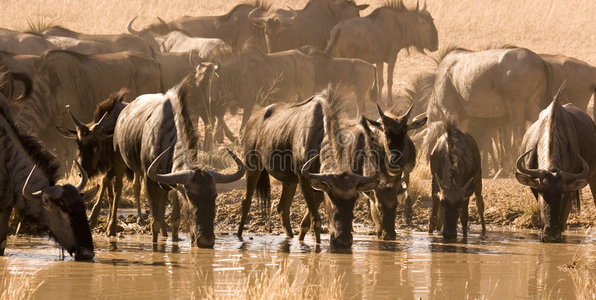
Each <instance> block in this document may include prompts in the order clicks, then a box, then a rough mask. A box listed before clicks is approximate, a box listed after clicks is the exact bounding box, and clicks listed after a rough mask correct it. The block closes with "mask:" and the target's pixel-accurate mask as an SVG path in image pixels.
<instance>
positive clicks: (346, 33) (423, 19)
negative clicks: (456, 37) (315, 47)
mask: <svg viewBox="0 0 596 300" xmlns="http://www.w3.org/2000/svg"><path fill="white" fill-rule="evenodd" d="M438 44H439V40H438V33H437V28H436V27H435V24H434V21H433V18H432V17H431V15H430V13H429V12H428V11H427V10H426V5H425V6H424V7H423V8H422V9H419V8H418V5H417V6H416V9H415V10H409V9H407V8H406V7H405V6H404V4H403V3H402V1H401V0H391V1H387V2H385V5H384V6H382V7H380V8H377V9H375V10H374V11H373V12H372V13H371V14H370V15H368V16H366V17H362V18H353V19H348V20H345V21H342V22H339V23H338V24H337V25H335V27H333V29H332V30H331V33H330V36H329V41H328V44H327V47H326V48H325V53H327V54H330V55H332V56H337V57H352V58H360V59H363V60H366V61H368V62H370V63H374V64H375V65H376V66H377V74H378V76H377V77H378V83H379V94H380V92H381V91H382V89H383V63H387V95H388V98H389V103H390V104H391V103H392V102H393V97H392V88H393V69H394V67H395V61H396V59H397V53H398V52H399V51H400V50H401V49H404V48H409V47H414V48H415V49H418V50H419V51H420V52H423V51H424V49H428V50H429V51H436V50H437V48H438Z"/></svg>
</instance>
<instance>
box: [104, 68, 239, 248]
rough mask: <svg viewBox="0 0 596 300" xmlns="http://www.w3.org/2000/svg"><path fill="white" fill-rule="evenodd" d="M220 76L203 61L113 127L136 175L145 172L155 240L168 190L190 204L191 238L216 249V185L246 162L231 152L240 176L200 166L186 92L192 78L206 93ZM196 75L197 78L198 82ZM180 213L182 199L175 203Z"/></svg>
mask: <svg viewBox="0 0 596 300" xmlns="http://www.w3.org/2000/svg"><path fill="white" fill-rule="evenodd" d="M214 74H215V66H214V65H213V64H212V63H209V62H204V63H201V64H200V65H199V66H198V67H197V72H196V74H189V75H188V76H187V77H185V78H184V79H183V80H182V82H180V84H178V85H176V86H175V87H173V88H171V89H170V90H169V91H168V92H167V93H165V94H147V95H141V96H139V97H137V98H136V99H135V100H134V101H133V102H131V103H130V104H128V106H126V107H125V108H124V109H123V110H122V112H121V113H120V116H119V117H118V121H117V122H116V128H115V130H114V149H115V150H116V151H117V152H120V155H121V157H122V159H123V161H124V163H125V164H126V166H127V167H128V168H130V169H131V170H133V172H135V174H136V176H138V175H141V176H143V177H142V178H143V182H144V184H145V191H146V193H147V197H148V198H149V202H150V203H151V218H152V220H151V232H152V234H153V242H154V243H156V242H157V235H158V233H159V231H160V230H161V229H162V228H163V226H164V214H165V203H166V198H167V194H168V191H169V190H170V189H172V188H173V189H175V190H176V191H177V192H178V193H177V195H178V196H180V197H181V198H182V199H183V201H182V202H183V203H182V204H184V205H188V207H189V210H188V211H190V212H191V214H192V217H191V218H190V219H191V226H190V227H191V237H192V242H193V244H196V245H197V246H199V247H213V245H214V243H215V234H214V233H213V220H214V219H215V198H216V197H217V191H216V189H215V184H216V183H228V182H233V181H236V180H238V179H240V178H241V177H242V176H243V175H244V165H243V164H242V161H240V159H238V158H237V157H236V156H235V155H234V154H233V153H232V152H231V151H229V153H230V155H231V156H232V157H233V158H234V160H235V161H236V163H237V165H238V171H237V172H236V173H235V174H230V175H223V174H220V173H218V172H216V171H213V170H206V169H201V168H200V167H199V166H198V165H199V161H198V159H199V156H198V143H197V139H198V138H197V132H196V129H195V127H194V125H193V124H192V120H191V119H190V117H189V115H188V114H189V113H188V108H187V99H186V95H187V90H188V87H189V85H190V84H191V82H192V81H195V82H196V83H195V84H196V85H197V86H199V87H200V88H201V91H202V92H203V93H207V83H208V82H209V81H210V80H211V78H212V76H213V75H214ZM193 78H194V80H193ZM172 202H173V203H172V211H173V212H177V211H178V210H179V207H178V205H179V204H178V197H174V199H173V201H172ZM178 226H179V215H177V213H176V214H174V215H173V216H172V239H173V240H177V239H178V232H177V231H178Z"/></svg>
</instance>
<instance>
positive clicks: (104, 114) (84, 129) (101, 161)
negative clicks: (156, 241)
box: [56, 89, 142, 236]
mask: <svg viewBox="0 0 596 300" xmlns="http://www.w3.org/2000/svg"><path fill="white" fill-rule="evenodd" d="M128 92H129V91H128V90H127V89H122V90H120V91H119V92H117V93H113V94H112V95H110V97H108V99H106V100H104V101H102V102H101V103H99V104H98V105H97V107H96V108H95V111H94V112H93V121H92V122H91V123H89V124H84V123H83V122H81V121H79V119H78V118H77V117H76V116H75V115H74V114H73V113H72V112H71V111H70V110H69V111H68V112H69V114H70V116H71V118H72V121H73V123H74V125H75V129H74V130H73V129H66V128H63V127H57V128H56V129H58V131H59V132H60V134H61V135H62V136H64V137H66V138H70V139H74V140H75V142H76V145H77V148H78V150H79V158H80V161H81V165H82V166H83V168H84V169H85V171H86V172H87V174H89V176H90V177H91V178H94V177H101V178H102V179H101V185H100V194H99V197H98V198H97V201H96V202H95V205H94V206H93V210H92V211H91V215H90V216H89V224H90V225H91V226H94V225H95V224H96V223H97V218H98V216H99V213H100V210H101V202H102V199H103V197H104V196H107V198H108V203H109V207H110V214H109V216H108V224H107V230H106V232H107V234H108V235H109V236H115V235H116V225H117V215H116V214H117V211H118V209H117V208H118V204H119V202H120V197H121V195H122V179H123V176H126V177H128V178H129V179H131V178H132V177H133V175H134V174H132V172H130V170H128V169H127V168H126V166H125V165H124V164H123V163H122V158H120V157H119V156H120V153H119V152H115V151H114V143H113V138H112V135H113V133H114V128H115V127H116V120H117V119H118V116H119V115H120V112H121V111H122V110H123V109H124V108H125V107H126V105H128V103H126V102H123V100H124V97H125V96H126V94H128ZM140 184H141V183H140V178H139V177H138V176H136V177H134V181H133V191H134V198H135V200H136V204H137V213H138V216H139V221H140V222H142V213H141V204H140V193H141V185H140ZM106 193H107V194H106Z"/></svg>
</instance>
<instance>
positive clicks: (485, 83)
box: [423, 48, 550, 173]
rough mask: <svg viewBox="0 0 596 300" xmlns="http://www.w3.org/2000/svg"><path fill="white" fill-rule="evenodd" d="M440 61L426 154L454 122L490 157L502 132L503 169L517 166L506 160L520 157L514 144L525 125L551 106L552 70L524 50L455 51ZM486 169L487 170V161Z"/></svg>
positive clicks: (429, 115)
mask: <svg viewBox="0 0 596 300" xmlns="http://www.w3.org/2000/svg"><path fill="white" fill-rule="evenodd" d="M440 61H441V62H440V63H439V66H438V68H437V75H436V79H435V84H434V88H433V91H432V94H431V98H430V100H429V104H428V108H427V116H428V118H429V126H428V129H429V131H428V132H427V134H426V135H425V141H424V146H423V148H424V149H428V150H430V149H432V147H433V146H434V142H435V141H436V139H437V138H438V136H439V135H440V134H442V132H443V131H442V129H441V127H442V126H441V124H443V121H448V120H451V121H453V122H455V123H456V124H458V126H459V127H460V128H461V129H462V130H463V131H465V132H468V133H470V134H471V135H472V136H473V137H474V139H475V140H476V141H478V143H479V147H480V150H481V151H483V152H485V151H490V149H489V148H490V147H492V143H487V142H486V141H490V139H489V138H487V137H493V136H494V135H495V132H497V130H498V129H499V127H501V126H502V127H504V128H505V129H503V130H504V132H505V134H504V138H502V139H501V141H500V142H501V143H502V144H503V147H504V149H505V153H503V158H504V161H503V165H502V167H503V168H506V167H507V166H508V165H509V163H511V164H512V163H513V159H511V158H509V159H507V158H508V157H510V155H512V153H513V152H515V150H514V149H513V144H517V143H518V142H519V140H521V136H522V132H523V131H522V130H524V129H525V126H526V124H525V123H526V121H534V120H536V119H537V117H538V114H539V112H540V110H541V108H544V107H546V105H547V103H546V101H547V100H545V99H548V95H549V94H550V92H549V84H550V67H549V65H548V64H546V63H545V62H544V61H543V60H542V58H540V56H538V55H537V54H536V53H534V52H532V51H530V50H528V49H524V48H506V49H489V50H484V51H477V52H473V51H468V50H465V49H450V51H448V52H447V54H446V55H445V56H444V57H443V58H442V59H441V60H440ZM479 119H483V120H484V121H483V122H482V123H481V124H483V126H473V123H475V122H477V121H478V120H479ZM490 120H496V121H490ZM512 138H513V144H512ZM482 163H483V169H488V165H487V161H483V162H482ZM507 171H508V170H504V172H505V173H507Z"/></svg>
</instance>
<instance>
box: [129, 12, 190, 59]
mask: <svg viewBox="0 0 596 300" xmlns="http://www.w3.org/2000/svg"><path fill="white" fill-rule="evenodd" d="M136 18H137V17H136V16H135V17H134V18H132V20H130V22H128V25H126V29H127V30H128V32H129V33H130V34H132V35H134V36H137V37H139V38H141V39H142V40H143V41H145V42H147V43H148V44H149V45H151V48H153V49H154V50H155V51H156V52H161V51H160V50H161V47H160V43H161V41H163V37H165V36H166V35H167V34H168V33H170V32H172V31H176V30H180V28H177V27H176V26H174V25H171V24H168V23H166V22H165V21H164V20H162V19H161V18H160V17H157V20H158V21H159V22H158V23H154V24H151V25H150V26H149V27H147V28H144V29H141V30H136V29H134V28H133V27H132V23H133V22H134V21H135V20H136Z"/></svg>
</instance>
